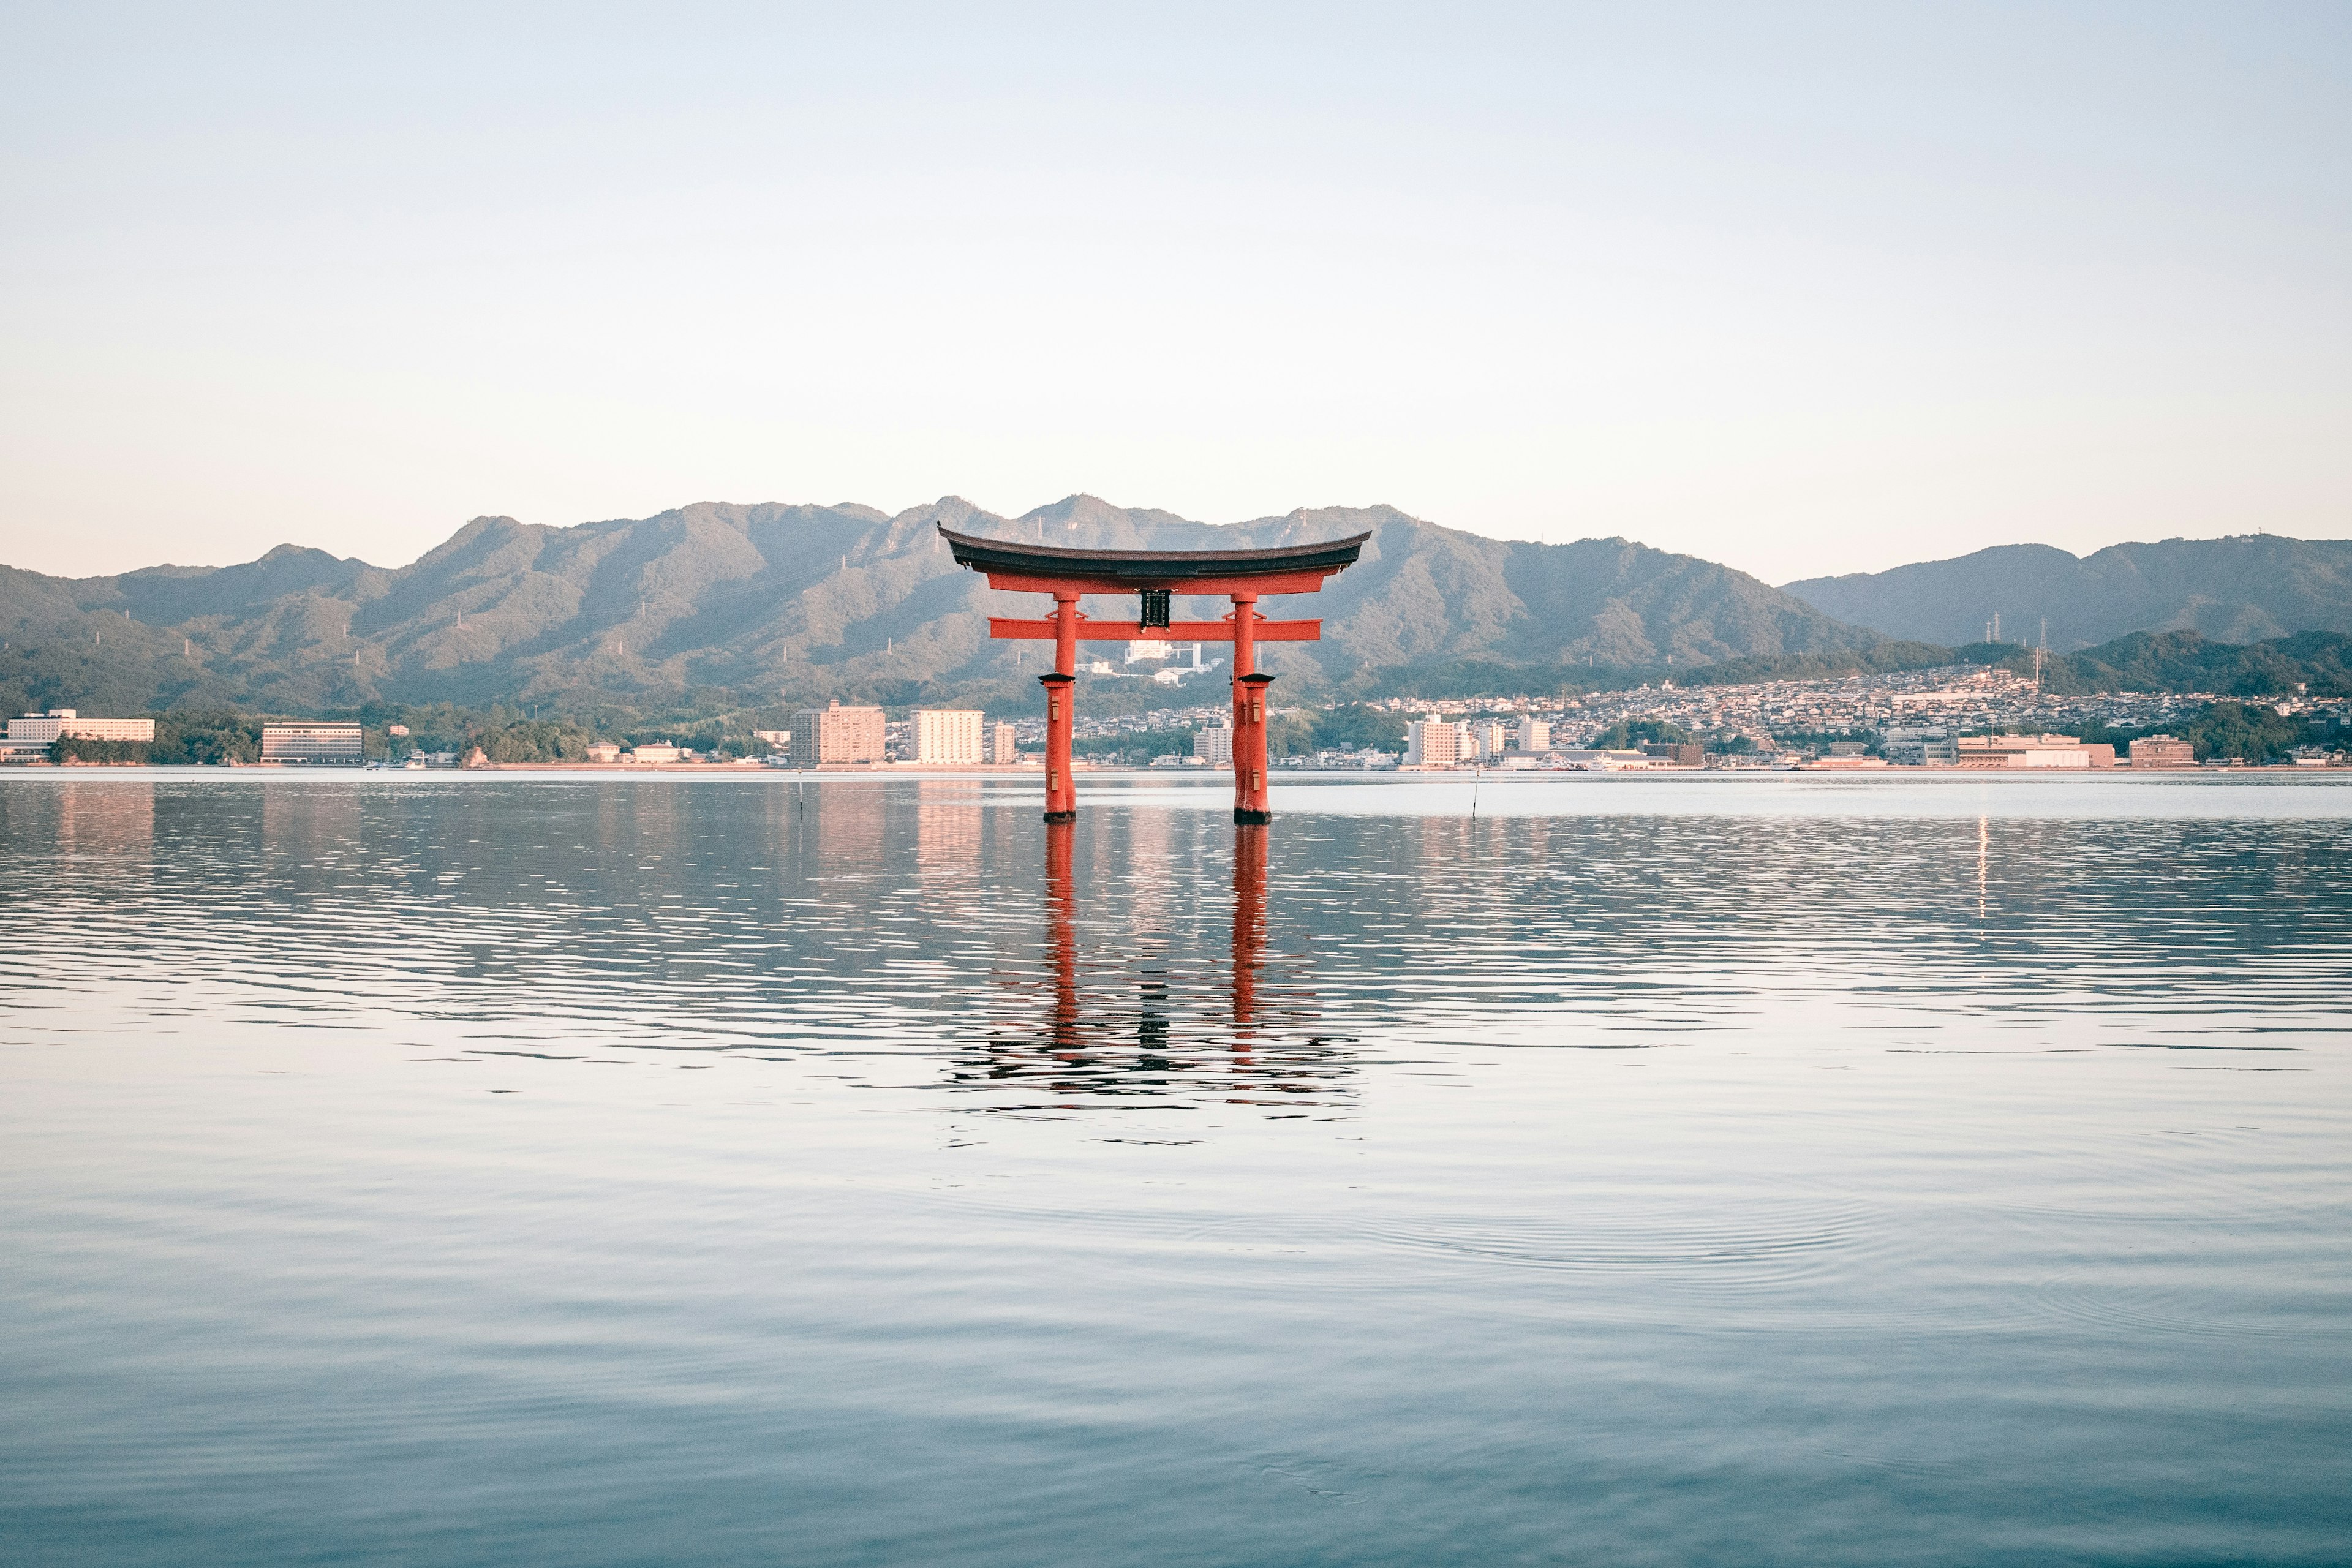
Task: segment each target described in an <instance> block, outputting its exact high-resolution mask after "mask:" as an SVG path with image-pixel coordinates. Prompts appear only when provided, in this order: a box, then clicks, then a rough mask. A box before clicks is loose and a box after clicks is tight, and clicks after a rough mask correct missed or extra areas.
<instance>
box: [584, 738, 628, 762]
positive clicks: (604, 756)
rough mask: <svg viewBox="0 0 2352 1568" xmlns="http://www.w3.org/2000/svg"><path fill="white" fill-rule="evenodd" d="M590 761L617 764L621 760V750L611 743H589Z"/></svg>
mask: <svg viewBox="0 0 2352 1568" xmlns="http://www.w3.org/2000/svg"><path fill="white" fill-rule="evenodd" d="M588 760H589V761H590V762H592V763H617V762H619V761H620V760H621V748H620V747H618V746H616V745H614V743H613V742H610V741H592V742H589V743H588Z"/></svg>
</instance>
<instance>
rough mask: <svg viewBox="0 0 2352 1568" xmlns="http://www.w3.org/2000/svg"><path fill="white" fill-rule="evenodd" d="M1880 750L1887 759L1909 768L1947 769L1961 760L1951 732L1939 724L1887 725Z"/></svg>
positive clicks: (1881, 738) (1882, 735) (1881, 739)
mask: <svg viewBox="0 0 2352 1568" xmlns="http://www.w3.org/2000/svg"><path fill="white" fill-rule="evenodd" d="M1879 750H1880V751H1881V752H1884V753H1885V757H1886V760H1887V761H1888V762H1890V763H1900V764H1902V765H1903V766H1905V767H1911V768H1936V767H1943V768H1948V767H1953V766H1956V765H1958V763H1959V760H1960V753H1959V748H1958V747H1957V746H1955V745H1954V744H1953V743H1952V735H1951V731H1948V730H1947V729H1945V728H1944V727H1943V726H1941V725H1938V724H1890V725H1888V726H1887V727H1886V729H1885V731H1883V732H1882V733H1881V735H1880V737H1879Z"/></svg>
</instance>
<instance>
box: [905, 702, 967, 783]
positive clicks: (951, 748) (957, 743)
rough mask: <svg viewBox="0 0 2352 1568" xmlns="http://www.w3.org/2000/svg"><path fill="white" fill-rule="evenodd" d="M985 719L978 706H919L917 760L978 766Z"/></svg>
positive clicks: (915, 725)
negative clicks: (983, 720)
mask: <svg viewBox="0 0 2352 1568" xmlns="http://www.w3.org/2000/svg"><path fill="white" fill-rule="evenodd" d="M981 726H982V714H981V711H980V710H979V709H977V708H918V709H916V710H915V717H914V722H913V729H914V736H913V739H914V752H915V755H914V761H916V762H917V763H922V764H924V765H926V766H929V767H942V768H970V767H978V766H979V765H980V762H981V753H982V744H981Z"/></svg>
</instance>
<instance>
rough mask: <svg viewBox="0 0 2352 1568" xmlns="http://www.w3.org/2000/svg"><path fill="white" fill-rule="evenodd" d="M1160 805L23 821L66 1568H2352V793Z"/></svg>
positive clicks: (27, 1024) (53, 1406)
mask: <svg viewBox="0 0 2352 1568" xmlns="http://www.w3.org/2000/svg"><path fill="white" fill-rule="evenodd" d="M1087 787H1088V790H1089V794H1088V795H1087V802H1086V808H1085V813H1084V819H1083V820H1082V821H1081V822H1080V823H1079V824H1078V826H1076V829H1075V830H1074V832H1072V833H1070V834H1068V835H1066V837H1063V838H1061V839H1060V840H1049V838H1048V835H1047V832H1046V830H1045V828H1044V827H1043V826H1042V825H1041V824H1040V823H1039V822H1038V820H1037V811H1038V805H1037V801H1036V799H1035V798H1034V796H1035V784H1034V781H1028V782H1026V783H1024V784H1013V783H1006V784H993V783H990V784H982V783H980V782H977V781H918V780H911V779H908V780H892V781H888V782H880V781H869V780H826V781H824V782H823V783H822V784H807V785H802V784H796V783H794V782H793V780H791V779H790V778H788V777H778V776H775V775H765V776H757V777H726V778H719V779H709V780H689V779H664V778H654V779H643V780H626V781H621V780H609V779H603V778H593V779H592V778H582V777H579V776H577V775H571V776H566V775H534V776H510V777H503V778H502V777H495V776H490V777H485V776H457V775H440V776H430V775H428V776H425V777H421V778H420V777H386V776H383V775H374V776H370V777H366V778H356V777H343V778H302V777H269V778H260V777H257V776H255V775H254V774H252V773H243V774H220V773H213V774H195V773H190V774H183V775H172V774H168V773H166V774H142V775H139V776H127V775H123V774H114V775H109V776H93V775H90V774H80V775H75V774H68V773H37V774H19V775H16V776H12V777H8V778H5V779H0V852H5V858H0V919H5V948H6V953H7V960H8V962H7V963H6V966H5V975H0V1004H5V1013H0V1117H5V1122H0V1258H5V1268H0V1413H5V1419H0V1557H5V1560H6V1561H8V1562H10V1563H109V1564H113V1563H172V1564H188V1563H264V1562H268V1563H300V1562H330V1561H331V1562H352V1563H433V1564H448V1563H459V1564H464V1563H499V1564H512V1563H551V1564H553V1563H562V1564H590V1563H812V1564H831V1563H932V1562H952V1563H975V1564H991V1565H992V1564H1004V1565H1013V1564H1023V1565H1025V1564H1036V1563H1155V1564H1157V1563H1178V1564H1189V1563H1281V1564H1288V1563H1348V1564H1364V1563H1414V1564H1419V1563H2212V1562H2219V1561H2230V1562H2247V1563H2344V1562H2346V1561H2347V1560H2352V1460H2347V1454H2352V1321H2347V1304H2352V1303H2347V1286H2352V1169H2348V1167H2352V1070H2347V1069H2352V1033H2347V1031H2352V788H2347V787H2344V786H2343V785H2341V784H2338V783H2336V781H2333V780H2324V779H2323V780H2314V779H2285V778H2278V777H2274V776H2267V777H2250V778H2242V779H2231V780H2210V779H2169V780H2168V779H2140V780H2133V779H2128V778H2069V779H2046V780H2031V779H1991V780H1988V779H1982V778H1976V779H1968V778H1958V777H1950V776H1944V777H1928V778H1910V779H1892V778H1876V779H1835V778H1802V777H1795V776H1789V775H1780V776H1768V777H1751V778H1745V779H1741V778H1696V777H1689V778H1678V779H1654V780H1644V779H1635V778H1614V779H1609V778H1571V779H1566V780H1559V781H1552V782H1539V781H1520V780H1510V781H1503V782H1497V781H1493V780H1489V781H1487V782H1486V784H1484V785H1483V786H1482V787H1481V790H1480V793H1479V795H1478V799H1477V807H1478V815H1477V816H1476V818H1475V820H1474V819H1472V818H1471V817H1470V816H1469V815H1468V812H1469V808H1470V805H1471V790H1470V786H1469V785H1468V784H1457V783H1454V782H1452V781H1444V782H1433V783H1426V784H1423V783H1415V782H1381V783H1355V784H1349V783H1340V782H1336V781H1334V782H1329V783H1319V784H1318V783H1301V784H1293V785H1291V786H1290V787H1287V788H1285V789H1283V790H1280V791H1278V792H1277V795H1276V808H1277V811H1278V813H1279V814H1280V815H1279V816H1278V818H1277V820H1276V824H1275V826H1273V827H1272V828H1271V829H1270V830H1266V831H1264V832H1262V833H1260V832H1252V833H1247V834H1244V835H1240V836H1237V834H1236V831H1235V829H1234V827H1233V826H1231V825H1230V823H1229V822H1228V821H1226V820H1224V817H1225V815H1226V807H1227V805H1229V795H1228V794H1227V793H1226V792H1225V791H1224V789H1223V787H1222V786H1221V785H1220V784H1218V783H1217V782H1216V781H1199V782H1198V783H1197V784H1196V783H1194V781H1180V782H1178V783H1172V784H1161V783H1160V782H1158V781H1152V782H1151V783H1150V784H1144V783H1142V782H1138V783H1135V784H1130V785H1126V786H1121V785H1119V784H1114V783H1111V782H1109V781H1103V782H1098V783H1095V784H1089V785H1088V786H1087Z"/></svg>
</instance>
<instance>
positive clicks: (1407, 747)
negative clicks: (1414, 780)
mask: <svg viewBox="0 0 2352 1568" xmlns="http://www.w3.org/2000/svg"><path fill="white" fill-rule="evenodd" d="M1464 739H1465V737H1464V735H1463V733H1462V726H1461V725H1459V724H1456V723H1454V722H1452V721H1449V720H1444V719H1440V718H1438V717H1436V716H1435V715H1434V714H1432V715H1431V716H1430V717H1429V718H1426V719H1423V720H1419V721H1415V722H1413V723H1411V724H1407V725H1406V726H1405V727H1404V765H1405V766H1406V767H1409V768H1450V767H1452V766H1453V765H1454V763H1458V762H1460V761H1462V743H1463V741H1464Z"/></svg>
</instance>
